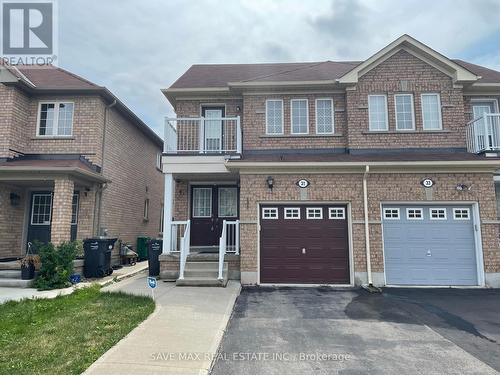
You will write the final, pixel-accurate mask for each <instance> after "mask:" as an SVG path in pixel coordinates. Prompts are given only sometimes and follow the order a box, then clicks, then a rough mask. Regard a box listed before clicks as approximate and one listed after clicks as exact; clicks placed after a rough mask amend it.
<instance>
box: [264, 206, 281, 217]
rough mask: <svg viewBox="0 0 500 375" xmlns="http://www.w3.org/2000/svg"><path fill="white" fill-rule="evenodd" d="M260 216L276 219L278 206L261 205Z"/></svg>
mask: <svg viewBox="0 0 500 375" xmlns="http://www.w3.org/2000/svg"><path fill="white" fill-rule="evenodd" d="M262 218H263V219H278V208H277V207H263V208H262Z"/></svg>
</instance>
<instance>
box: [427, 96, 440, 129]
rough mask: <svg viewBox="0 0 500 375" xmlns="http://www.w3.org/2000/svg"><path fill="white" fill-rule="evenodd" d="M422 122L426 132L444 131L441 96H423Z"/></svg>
mask: <svg viewBox="0 0 500 375" xmlns="http://www.w3.org/2000/svg"><path fill="white" fill-rule="evenodd" d="M422 121H423V127H424V130H440V129H442V127H443V126H442V122H441V99H440V97H439V94H422Z"/></svg>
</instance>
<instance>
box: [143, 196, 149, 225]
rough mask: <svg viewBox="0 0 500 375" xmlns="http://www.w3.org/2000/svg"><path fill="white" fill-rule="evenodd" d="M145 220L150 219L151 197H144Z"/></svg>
mask: <svg viewBox="0 0 500 375" xmlns="http://www.w3.org/2000/svg"><path fill="white" fill-rule="evenodd" d="M144 220H149V199H148V198H146V199H144Z"/></svg>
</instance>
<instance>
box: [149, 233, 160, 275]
mask: <svg viewBox="0 0 500 375" xmlns="http://www.w3.org/2000/svg"><path fill="white" fill-rule="evenodd" d="M162 246H163V241H162V240H161V239H152V240H149V241H148V267H149V276H158V275H160V260H159V259H158V257H159V256H160V254H161V251H162Z"/></svg>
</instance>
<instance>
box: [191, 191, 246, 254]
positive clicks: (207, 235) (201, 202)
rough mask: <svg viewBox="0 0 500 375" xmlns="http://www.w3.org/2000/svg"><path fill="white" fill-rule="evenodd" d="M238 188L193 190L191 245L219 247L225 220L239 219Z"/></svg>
mask: <svg viewBox="0 0 500 375" xmlns="http://www.w3.org/2000/svg"><path fill="white" fill-rule="evenodd" d="M238 214H239V212H238V188H237V187H236V186H193V187H192V188H191V245H192V246H217V245H218V244H219V238H220V236H221V234H222V227H223V221H224V220H229V221H233V220H237V219H238Z"/></svg>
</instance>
